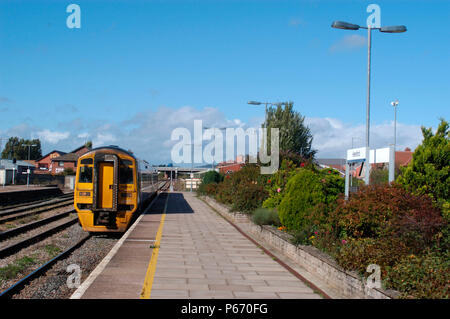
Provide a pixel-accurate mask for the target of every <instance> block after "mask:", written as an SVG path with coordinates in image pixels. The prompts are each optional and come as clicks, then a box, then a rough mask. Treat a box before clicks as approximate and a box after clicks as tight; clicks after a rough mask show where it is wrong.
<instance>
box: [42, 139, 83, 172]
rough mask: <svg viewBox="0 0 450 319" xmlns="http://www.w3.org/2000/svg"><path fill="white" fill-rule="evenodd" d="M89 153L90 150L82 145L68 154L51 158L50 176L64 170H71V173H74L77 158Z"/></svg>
mask: <svg viewBox="0 0 450 319" xmlns="http://www.w3.org/2000/svg"><path fill="white" fill-rule="evenodd" d="M89 151H90V149H89V148H88V147H86V146H85V145H83V146H80V147H78V148H76V149H74V150H73V151H72V152H70V153H66V154H63V155H61V156H58V157H54V158H52V160H51V161H52V163H51V165H50V172H51V173H52V174H61V173H62V172H64V170H65V169H72V170H73V171H76V167H77V161H78V157H80V156H81V155H83V154H85V153H87V152H89Z"/></svg>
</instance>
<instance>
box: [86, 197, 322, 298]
mask: <svg viewBox="0 0 450 319" xmlns="http://www.w3.org/2000/svg"><path fill="white" fill-rule="evenodd" d="M168 196H169V197H168V199H167V205H166V207H165V214H163V207H164V205H162V203H161V202H159V203H158V204H157V205H156V206H155V209H153V210H152V209H150V210H149V211H148V213H147V214H145V215H143V216H141V217H140V220H139V223H138V224H136V226H135V228H134V229H133V231H132V232H130V233H129V234H128V237H127V239H126V240H125V241H124V242H123V245H122V246H121V247H120V248H119V249H118V250H117V253H116V254H115V255H114V257H113V258H112V259H111V260H110V262H109V263H108V264H107V265H106V266H105V267H104V269H103V271H102V272H101V274H100V275H99V276H97V277H96V278H95V279H94V280H93V281H92V283H91V284H90V286H89V287H88V288H87V289H86V291H85V292H84V294H83V296H82V298H140V297H141V291H142V289H143V287H144V285H149V289H147V288H146V290H147V292H149V297H150V298H152V299H160V298H164V299H177V298H183V299H186V298H190V299H196V298H226V299H229V298H253V299H258V298H308V299H311V298H321V297H320V295H318V294H315V293H314V291H313V290H312V289H311V288H310V287H309V286H307V285H306V284H305V283H304V282H303V281H301V280H299V279H298V278H297V277H296V276H294V275H293V274H292V273H290V272H289V271H288V270H287V269H286V268H284V267H283V266H282V265H280V264H279V263H278V262H276V261H275V260H273V259H272V258H271V257H270V256H268V255H266V254H265V253H264V252H263V251H262V250H261V248H259V247H258V246H256V245H255V244H254V243H253V242H251V241H250V240H249V239H248V238H246V237H245V236H243V235H242V234H241V233H240V232H238V231H237V230H236V229H235V228H234V227H233V226H232V225H230V224H229V223H228V221H226V220H225V219H223V218H222V217H221V216H220V215H218V214H217V213H216V212H214V211H213V210H212V209H211V208H210V207H209V206H208V205H207V204H205V203H204V202H203V201H201V200H200V199H199V198H197V197H196V196H195V193H190V192H178V193H170V194H169V195H168ZM165 198H166V197H164V198H163V199H164V200H165ZM162 219H163V222H162V223H160V221H161V220H162ZM158 229H160V231H159V232H158ZM158 233H159V235H158ZM158 236H159V237H158ZM158 238H159V239H158ZM156 240H159V246H158V248H156V249H155V252H153V250H154V247H155V246H154V245H152V244H153V243H155V241H156ZM152 254H153V255H152ZM155 255H156V257H155ZM152 264H153V266H154V267H153V268H154V269H153V268H151V267H150V266H151V265H152ZM150 269H153V270H152V271H149V270H150ZM149 283H150V284H149ZM146 287H147V286H146Z"/></svg>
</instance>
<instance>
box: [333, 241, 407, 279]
mask: <svg viewBox="0 0 450 319" xmlns="http://www.w3.org/2000/svg"><path fill="white" fill-rule="evenodd" d="M408 254H409V249H408V248H407V247H406V246H405V244H404V243H403V242H402V241H401V240H400V239H398V238H385V239H383V240H380V239H374V238H359V239H351V238H350V239H347V240H345V239H343V240H341V242H340V243H339V247H338V248H337V253H336V255H335V258H336V261H337V262H338V264H339V265H341V266H342V267H343V268H345V269H349V270H356V271H358V272H359V273H361V274H365V273H366V269H367V266H368V265H370V264H377V265H378V266H380V267H381V271H382V274H386V270H387V267H388V266H394V265H395V264H396V263H398V262H399V261H400V260H401V258H403V257H404V256H406V255H408ZM382 277H383V276H382Z"/></svg>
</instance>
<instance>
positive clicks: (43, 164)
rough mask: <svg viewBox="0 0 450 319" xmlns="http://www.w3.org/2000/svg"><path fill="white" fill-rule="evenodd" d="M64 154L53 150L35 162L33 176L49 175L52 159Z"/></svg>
mask: <svg viewBox="0 0 450 319" xmlns="http://www.w3.org/2000/svg"><path fill="white" fill-rule="evenodd" d="M64 154H66V153H65V152H61V151H57V150H53V151H51V152H50V153H48V154H45V155H44V156H42V157H41V158H40V159H38V160H36V164H35V166H36V169H35V171H34V173H35V174H49V173H51V169H50V167H51V165H52V159H53V158H56V157H59V156H62V155H64Z"/></svg>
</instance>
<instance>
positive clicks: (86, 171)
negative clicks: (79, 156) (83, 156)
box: [78, 166, 92, 183]
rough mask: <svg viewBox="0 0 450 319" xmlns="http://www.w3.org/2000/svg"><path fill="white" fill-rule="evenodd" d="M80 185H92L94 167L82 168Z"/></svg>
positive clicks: (79, 179)
mask: <svg viewBox="0 0 450 319" xmlns="http://www.w3.org/2000/svg"><path fill="white" fill-rule="evenodd" d="M78 182H79V183H92V167H89V166H80V177H79V178H78Z"/></svg>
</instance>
